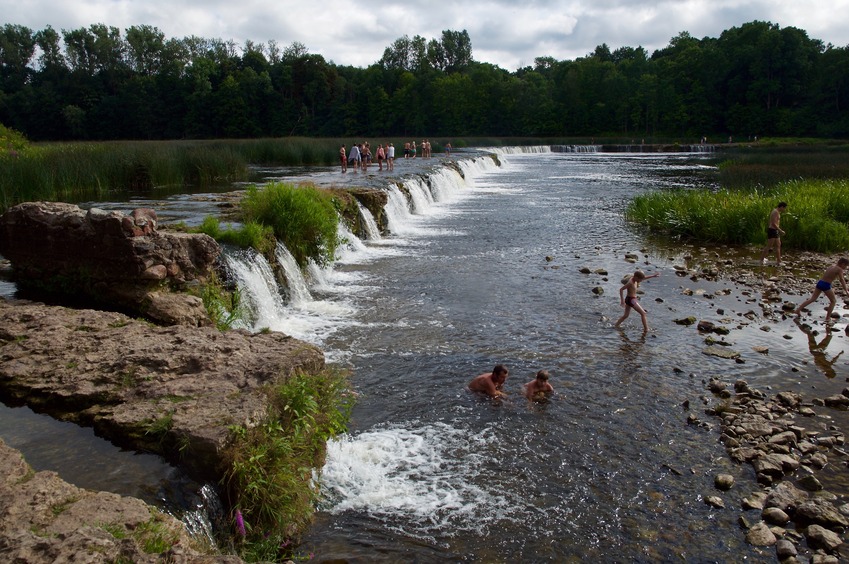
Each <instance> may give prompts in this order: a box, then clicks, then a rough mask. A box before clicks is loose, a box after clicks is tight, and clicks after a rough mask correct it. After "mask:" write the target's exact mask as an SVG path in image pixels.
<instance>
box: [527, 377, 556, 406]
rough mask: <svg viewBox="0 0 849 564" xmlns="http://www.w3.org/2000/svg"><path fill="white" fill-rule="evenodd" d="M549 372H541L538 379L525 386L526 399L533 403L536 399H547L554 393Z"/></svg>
mask: <svg viewBox="0 0 849 564" xmlns="http://www.w3.org/2000/svg"><path fill="white" fill-rule="evenodd" d="M548 378H549V375H548V370H540V371H539V372H537V375H536V378H534V379H533V380H531V381H530V382H528V383H527V384H525V386H524V388H525V397H526V398H528V399H529V400H531V401H533V400H535V399H545V398H546V397H548V396H549V395H550V394H552V393H554V387H552V385H551V384H549V383H548Z"/></svg>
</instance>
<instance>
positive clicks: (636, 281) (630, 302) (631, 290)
mask: <svg viewBox="0 0 849 564" xmlns="http://www.w3.org/2000/svg"><path fill="white" fill-rule="evenodd" d="M658 276H660V273H658V272H656V273H654V274H652V275H651V276H646V274H645V273H644V272H643V271H642V270H638V271H636V272H634V275H633V276H631V278H629V279H628V281H627V282H626V283H625V285H624V286H622V287H621V288H619V302H620V305H621V306H622V307H624V308H625V313H623V314H622V317H620V318H619V321H617V322H616V325H614V327H619V325H620V324H621V323H622V322H623V321H625V320H626V319H628V316H629V315H631V310H632V309H634V310H636V311H637V313H639V314H640V318H641V319H642V320H643V332H644V333H648V330H649V322H648V319H647V318H646V310H644V309H643V306H641V305H640V302H639V300H638V299H637V288H639V287H640V282H642V281H643V280H648V279H649V278H657V277H658ZM626 294H627V295H626Z"/></svg>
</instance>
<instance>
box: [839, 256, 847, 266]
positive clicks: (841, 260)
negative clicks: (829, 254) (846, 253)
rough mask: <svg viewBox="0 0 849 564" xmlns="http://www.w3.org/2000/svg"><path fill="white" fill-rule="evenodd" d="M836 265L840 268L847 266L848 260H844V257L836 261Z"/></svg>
mask: <svg viewBox="0 0 849 564" xmlns="http://www.w3.org/2000/svg"><path fill="white" fill-rule="evenodd" d="M837 264H839V265H841V266H847V265H849V259H848V258H846V257H842V258H840V259H839V260H838V261H837Z"/></svg>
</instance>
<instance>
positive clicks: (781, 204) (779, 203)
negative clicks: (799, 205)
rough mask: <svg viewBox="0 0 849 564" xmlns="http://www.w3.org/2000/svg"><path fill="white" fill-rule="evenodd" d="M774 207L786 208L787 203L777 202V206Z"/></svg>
mask: <svg viewBox="0 0 849 564" xmlns="http://www.w3.org/2000/svg"><path fill="white" fill-rule="evenodd" d="M776 207H778V208H786V207H787V202H778V205H777V206H776Z"/></svg>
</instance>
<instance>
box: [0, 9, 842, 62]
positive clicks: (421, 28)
mask: <svg viewBox="0 0 849 564" xmlns="http://www.w3.org/2000/svg"><path fill="white" fill-rule="evenodd" d="M0 13H3V14H4V15H5V16H6V20H5V22H4V23H8V24H14V25H24V26H27V27H29V28H31V29H33V30H39V29H43V28H44V27H46V26H47V25H51V26H52V27H53V28H54V29H56V30H57V31H61V30H62V29H67V30H71V29H78V28H80V27H88V26H89V25H91V24H94V23H104V24H106V25H109V26H115V27H118V28H120V29H121V30H122V31H124V30H126V28H128V27H130V26H133V25H142V24H146V25H152V26H155V27H158V28H159V29H160V30H162V32H163V33H165V35H166V37H169V38H182V37H186V36H190V35H196V36H200V37H206V38H220V39H224V40H231V39H232V40H233V41H235V43H236V44H237V45H240V46H241V45H244V43H245V41H246V40H251V41H253V42H255V43H266V42H267V41H269V40H274V41H276V42H277V44H278V45H280V46H282V47H285V46H288V45H291V44H292V43H293V42H295V41H298V42H300V43H303V44H304V45H306V46H307V48H308V49H309V50H310V52H311V53H317V54H320V55H323V56H324V57H325V58H326V59H327V60H332V61H334V62H335V63H337V64H342V65H355V66H360V67H363V66H367V65H369V64H371V63H373V62H375V61H377V60H378V59H379V58H380V57H381V56H382V55H383V51H384V49H385V48H386V47H388V46H389V45H390V44H391V43H392V42H393V41H394V40H395V39H397V38H399V37H402V36H404V35H407V36H410V37H413V36H415V35H421V36H422V37H424V38H426V39H432V38H437V39H438V38H439V37H440V36H441V33H442V31H443V30H448V29H450V30H455V31H461V30H463V29H465V30H467V31H468V33H469V36H470V38H471V40H472V47H473V56H474V58H475V59H476V60H478V61H483V62H489V63H493V64H496V65H498V66H500V67H502V68H505V69H508V70H515V69H516V68H517V67H518V66H519V65H527V64H532V63H533V60H534V59H535V58H536V57H541V56H550V57H554V58H555V59H561V60H562V59H574V58H577V57H582V56H585V55H586V54H588V53H590V52H592V51H593V50H594V49H595V47H596V46H597V45H600V44H602V43H606V44H607V45H608V46H609V47H610V48H611V49H616V48H618V47H622V46H630V47H637V46H642V47H644V48H645V49H647V50H648V51H649V52H652V51H654V50H655V49H659V48H662V47H664V46H666V45H667V44H668V43H669V40H670V39H671V38H672V37H675V36H676V35H678V34H679V33H680V32H682V31H687V32H689V33H690V34H691V35H692V36H694V37H697V38H702V37H706V36H707V37H718V36H719V34H721V33H722V32H723V31H724V30H726V29H729V28H731V27H737V26H740V25H742V24H744V23H746V22H749V21H753V20H762V21H770V22H772V23H775V24H778V25H780V26H781V27H787V26H794V27H798V28H800V29H803V30H805V31H807V32H808V35H809V36H810V37H812V38H815V39H821V40H823V41H824V42H825V43H829V42H830V43H833V44H835V45H838V46H845V45H849V25H846V22H845V21H841V17H840V15H841V14H846V13H849V0H834V1H832V2H829V3H816V4H811V3H805V2H800V1H798V0H793V1H791V0H771V1H770V0H657V1H654V2H645V1H636V0H567V1H548V0H545V1H543V0H530V1H526V2H516V1H515V0H510V1H506V0H494V1H487V2H484V1H482V0H469V1H466V2H445V3H438V4H432V3H425V2H410V3H392V4H387V5H386V6H385V7H384V6H381V4H379V3H378V4H374V3H372V4H366V5H361V4H357V3H356V2H354V3H352V2H350V0H330V1H325V2H322V3H321V4H320V5H319V4H318V3H315V2H304V1H298V2H294V1H292V0H283V1H278V2H267V1H264V0H263V1H260V0H241V1H240V2H232V1H227V2H225V1H222V0H185V1H182V2H174V1H173V0H167V1H166V0H61V1H60V0H27V1H26V2H21V1H20V0H0Z"/></svg>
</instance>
